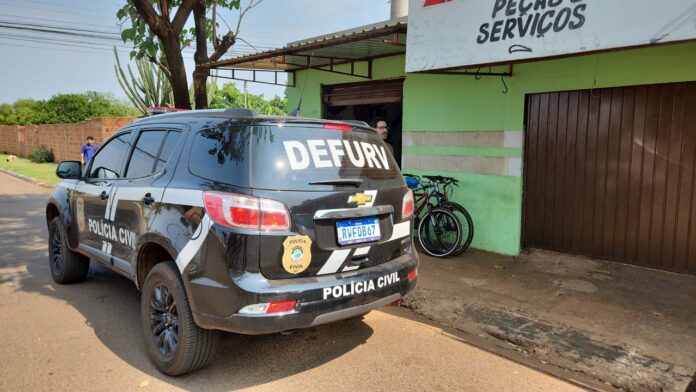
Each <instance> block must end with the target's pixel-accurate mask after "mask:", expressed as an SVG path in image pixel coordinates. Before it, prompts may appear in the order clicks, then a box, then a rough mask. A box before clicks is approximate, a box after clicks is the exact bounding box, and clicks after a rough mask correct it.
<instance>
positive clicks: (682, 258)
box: [240, 0, 696, 273]
mask: <svg viewBox="0 0 696 392" xmlns="http://www.w3.org/2000/svg"><path fill="white" fill-rule="evenodd" d="M422 3H423V2H422V1H411V3H410V5H411V7H410V14H409V19H408V25H406V23H405V21H403V22H399V23H400V25H401V28H402V30H400V31H398V32H396V33H395V32H393V31H392V30H389V31H384V29H386V28H387V27H390V26H391V28H393V27H394V26H395V25H396V24H399V23H397V22H398V21H397V22H393V21H392V23H387V24H385V25H384V26H381V27H377V28H376V29H380V28H381V29H383V30H382V31H381V32H383V33H384V34H382V36H380V35H379V34H378V33H379V32H380V31H374V29H375V28H374V26H371V27H370V28H369V29H365V28H361V29H356V30H355V31H353V32H348V33H345V32H344V33H345V34H339V33H337V34H335V35H333V36H331V37H329V38H326V37H323V38H320V39H313V40H308V41H306V42H304V43H294V44H292V45H289V46H288V47H286V48H284V50H285V51H284V52H282V53H283V55H284V56H290V55H293V54H295V55H296V54H297V53H299V52H297V50H299V49H298V48H300V47H302V45H309V44H312V43H317V42H320V43H322V45H321V50H328V49H327V48H328V47H330V46H331V43H332V42H333V43H335V44H336V45H339V46H340V47H342V48H344V49H345V48H346V47H347V46H350V48H352V50H353V51H354V52H355V51H358V52H359V53H358V54H356V55H355V56H354V58H353V59H352V60H350V61H343V63H341V62H340V61H338V60H337V59H338V58H341V59H343V60H345V59H346V56H345V55H343V56H338V55H336V56H335V57H336V58H332V60H331V61H330V65H327V64H329V63H327V62H325V63H323V65H322V64H318V65H313V64H312V62H313V61H315V60H316V58H314V57H312V56H313V55H315V53H317V51H319V50H320V49H316V48H315V47H312V48H308V47H307V48H308V50H307V51H306V54H305V55H306V56H309V60H308V61H307V66H306V67H305V68H303V67H299V66H298V67H295V68H293V69H292V70H291V74H292V75H291V76H290V79H291V82H292V83H291V84H292V85H291V86H290V87H288V89H287V95H288V98H289V107H291V108H296V107H298V106H299V114H300V115H301V116H306V117H313V118H344V119H348V118H351V117H352V118H356V119H361V120H370V119H371V118H374V117H375V116H377V115H379V117H389V118H390V125H393V126H392V128H393V130H394V135H393V138H392V139H391V142H392V144H393V145H394V147H395V150H397V155H398V156H399V158H400V160H401V163H402V168H403V171H404V172H407V173H413V174H437V175H446V176H451V177H454V178H457V179H458V180H459V181H460V186H459V187H458V188H457V189H456V190H455V193H454V196H453V199H454V200H455V201H456V202H458V203H460V204H462V205H463V206H465V207H466V208H467V209H468V210H469V211H470V213H471V215H472V217H473V220H474V224H475V235H474V240H473V243H472V247H474V248H478V249H482V250H487V251H492V252H496V253H502V254H506V255H517V254H518V253H519V252H520V251H521V250H522V249H524V248H527V247H538V248H544V249H550V250H556V251H561V252H568V253H573V254H581V255H587V256H591V257H598V258H605V259H611V260H617V261H621V262H627V263H631V264H637V265H644V266H648V267H652V268H658V269H666V270H670V271H676V272H687V273H696V170H695V169H694V167H695V165H696V115H694V114H692V113H694V112H695V110H694V108H696V83H694V81H696V42H694V41H693V39H694V38H696V25H695V24H694V23H682V22H683V20H684V18H683V16H681V15H682V13H680V12H681V11H679V7H680V6H682V5H686V6H688V5H689V4H688V2H684V1H681V0H675V4H674V7H672V8H673V9H671V10H670V9H669V8H670V7H669V5H666V6H665V5H664V4H662V5H661V6H662V7H663V8H668V11H666V13H664V15H662V14H660V17H659V18H656V19H659V20H658V21H657V22H655V23H661V20H662V19H665V18H667V19H665V20H670V21H671V23H672V24H673V25H674V26H677V25H678V26H677V27H678V28H677V27H674V26H673V27H674V28H672V29H671V30H670V29H666V30H665V28H663V29H662V30H659V31H667V32H668V33H669V34H671V38H670V39H660V40H659V42H653V41H651V40H654V38H652V37H654V36H655V35H654V34H653V35H650V34H649V35H647V36H645V37H643V36H641V35H636V36H633V35H631V34H632V33H630V31H633V30H635V29H634V28H633V27H630V28H629V27H626V31H628V32H627V33H626V34H627V35H626V36H623V35H620V36H613V35H611V34H608V35H607V36H606V40H600V39H598V38H597V35H596V34H595V33H596V32H597V31H604V30H607V31H609V30H611V31H614V30H619V31H621V28H623V25H622V24H627V23H628V21H629V19H628V16H627V17H625V18H624V19H622V18H618V19H617V20H616V21H615V24H614V25H609V24H608V23H610V22H609V21H610V20H611V18H608V17H607V16H606V15H604V16H602V15H603V13H602V12H601V10H600V11H597V10H596V8H598V7H601V6H602V2H598V1H590V0H584V1H573V2H570V1H567V2H565V3H568V7H570V6H571V5H578V4H579V5H584V8H583V9H581V10H580V11H577V9H570V11H567V12H570V16H569V17H568V21H567V22H565V19H564V16H563V15H565V14H566V13H567V12H564V11H563V7H562V5H563V3H564V2H563V1H548V2H542V3H545V4H546V7H547V10H544V9H542V10H539V11H538V12H537V13H536V14H534V15H540V16H538V17H537V18H538V19H540V20H541V21H542V22H543V20H544V19H543V15H545V14H546V15H547V16H549V15H550V11H551V10H552V9H553V7H556V9H555V11H554V12H555V14H554V15H556V17H553V15H551V16H549V18H552V20H554V22H553V23H558V26H556V27H563V28H559V29H557V30H558V32H555V34H556V35H555V36H552V34H554V31H551V32H549V33H547V36H548V37H547V38H544V40H540V37H524V39H522V37H518V38H519V39H518V40H514V39H508V41H509V42H501V43H500V45H502V46H500V47H496V48H481V49H480V50H481V51H483V52H484V53H477V54H476V55H472V56H466V55H462V54H461V53H457V50H461V51H464V50H469V48H472V49H471V50H475V49H476V48H477V47H476V45H477V44H476V43H475V42H474V41H476V40H477V39H480V34H482V33H481V32H480V31H483V27H482V26H483V24H486V23H487V26H488V27H487V29H488V30H487V31H488V32H489V33H488V35H489V37H488V38H487V41H486V42H485V43H486V44H490V41H491V37H490V34H491V32H492V31H495V29H496V28H495V27H494V26H495V25H496V23H497V22H496V17H497V18H498V19H501V18H502V19H501V20H503V22H502V23H498V24H499V25H500V26H502V27H501V29H502V30H501V34H504V33H505V32H504V30H505V26H506V23H507V22H505V20H509V19H514V18H516V17H518V19H516V20H517V21H518V22H520V23H521V22H523V21H524V18H523V16H524V15H522V16H519V14H520V12H521V11H520V10H519V8H517V9H513V8H511V9H510V10H509V12H508V10H507V9H505V8H501V9H498V8H499V6H500V4H502V3H507V2H505V1H502V0H501V1H490V2H481V3H486V4H487V5H486V6H485V7H484V9H485V10H487V11H483V10H478V11H477V12H478V15H479V16H480V17H481V18H480V19H486V18H488V19H490V18H491V16H493V19H492V20H490V21H487V22H485V23H481V21H478V22H477V21H471V22H468V21H469V19H470V18H474V17H476V15H477V13H476V12H470V13H469V14H473V16H467V17H463V16H462V13H463V12H465V11H467V9H466V7H467V5H466V4H464V3H467V4H470V3H468V2H458V1H457V0H452V1H427V2H425V3H426V4H428V3H430V4H429V5H428V6H427V7H424V6H425V5H426V4H422ZM450 3H452V4H455V3H459V4H458V5H455V6H452V5H451V4H450ZM488 3H490V4H488ZM510 3H513V4H517V6H519V3H521V4H522V5H523V6H524V4H525V1H520V2H515V1H510ZM536 3H539V2H536ZM623 3H627V2H623ZM631 3H632V4H634V5H636V6H635V8H636V9H635V10H634V12H633V14H631V15H629V16H630V17H631V18H634V19H632V20H634V21H635V22H637V23H638V24H641V23H643V24H644V25H645V24H646V23H648V22H642V21H641V20H640V18H638V20H635V17H636V15H640V16H642V17H643V18H645V19H647V20H652V19H651V18H650V15H648V13H649V12H650V11H651V9H652V8H651V7H653V8H654V6H650V5H649V4H648V2H645V1H642V0H641V1H637V2H635V3H633V2H631ZM431 6H432V7H448V6H452V7H453V8H452V11H451V12H450V11H447V10H445V11H438V12H444V13H445V14H447V13H452V14H453V15H454V16H455V17H454V18H452V17H450V19H452V20H449V21H448V20H443V22H442V23H441V26H440V27H439V28H438V29H436V30H437V31H436V32H435V33H434V34H433V37H426V38H424V36H426V35H427V34H425V33H423V26H424V25H427V26H432V25H434V24H437V23H434V22H433V21H432V20H428V19H427V17H426V16H423V13H424V12H429V10H428V8H431ZM552 6H553V7H552ZM643 6H644V8H641V7H643ZM471 7H474V6H471ZM476 7H478V5H477V6H476ZM491 7H495V8H493V10H494V12H493V13H491V12H490V11H491V10H490V9H489V8H491ZM593 8H594V9H593ZM443 10H444V8H443ZM495 10H497V11H495ZM529 12H530V13H531V9H530V10H529ZM655 12H657V11H655ZM689 12H690V13H689ZM689 12H687V14H688V15H691V17H693V18H694V20H696V7H693V6H692V7H691V11H689ZM496 13H497V15H496ZM641 13H642V14H641ZM506 14H507V15H508V16H507V19H506V16H505V15H506ZM672 14H676V15H677V18H681V19H678V20H677V19H675V20H672V19H669V18H670V17H671V16H672ZM457 15H459V16H460V18H459V19H457V18H456V16H457ZM558 15H561V16H558ZM573 15H575V16H576V18H575V19H572V16H573ZM578 15H580V17H578ZM598 15H599V16H598ZM660 18H662V19H660ZM580 19H583V23H584V27H583V26H580V27H579V28H577V29H575V30H573V29H570V28H569V27H568V26H569V24H570V23H571V22H572V21H573V20H575V23H576V26H577V24H578V23H579V22H578V21H579V20H580ZM653 19H654V18H653ZM550 20H551V19H550ZM557 20H560V22H556V21H557ZM687 20H691V19H687ZM425 22H428V23H425ZM464 22H466V23H470V24H471V25H472V26H473V27H474V29H473V30H471V29H469V30H466V31H465V32H462V31H460V30H461V29H462V28H461V27H458V26H459V24H461V23H464ZM542 22H538V23H542ZM455 23H457V24H456V25H455ZM516 23H517V22H516ZM530 23H535V22H534V16H532V17H531V18H530ZM651 23H652V22H651ZM648 24H649V23H648ZM415 26H418V30H417V32H418V34H412V29H414V28H415ZM539 26H542V24H539ZM617 26H618V28H617ZM656 26H657V27H656V28H655V29H657V28H658V27H660V25H659V24H658V25H656ZM667 26H668V27H669V26H672V25H669V24H668V25H667ZM479 27H480V28H479ZM648 27H650V26H648ZM407 28H408V32H407V36H408V42H407V46H406V45H404V44H403V41H404V39H405V37H404V34H403V33H405V32H406V29H407ZM539 28H541V27H539ZM551 29H552V30H553V28H551ZM632 29H633V30H632ZM629 30H630V31H629ZM370 31H372V32H373V33H372V34H371V35H370V36H369V37H366V36H364V34H366V32H370ZM516 31H517V30H516ZM659 31H658V33H659ZM356 34H357V35H356ZM360 34H363V35H362V36H361V35H360ZM447 34H449V35H450V36H448V37H445V38H443V37H444V36H445V35H447ZM462 34H465V35H466V34H468V35H467V36H466V37H467V38H466V39H464V38H462V37H464V36H463V35H462ZM564 34H565V35H564ZM578 34H580V36H579V37H578V36H577V35H578ZM583 34H584V36H583ZM636 34H638V33H636ZM665 34H667V33H665ZM385 37H386V38H385ZM390 37H391V38H390ZM587 37H590V38H587ZM627 37H628V38H627ZM375 38H376V39H377V40H376V41H375ZM508 38H510V37H508ZM367 39H369V40H371V41H370V42H373V43H374V42H378V43H379V42H383V43H384V45H390V46H391V47H394V48H401V50H398V51H395V52H394V53H380V54H375V53H374V51H373V50H372V49H370V50H365V49H362V51H361V49H360V47H359V44H360V43H361V42H364V40H367ZM361 40H362V41H361ZM414 40H417V41H418V45H414V44H412V42H414ZM429 40H430V41H429ZM447 40H449V41H448V42H449V44H447V42H445V43H444V44H442V45H440V44H439V42H440V41H447ZM467 40H468V41H467ZM465 41H466V42H465ZM566 42H567V44H566ZM587 42H591V44H587ZM513 44H514V45H513ZM351 45H352V46H351ZM448 45H449V46H448ZM534 45H537V47H539V46H540V45H541V47H542V49H538V48H536V47H534ZM518 47H524V48H526V49H529V50H532V49H534V51H533V52H529V51H526V49H525V51H522V52H516V50H517V49H516V48H518ZM293 48H295V49H293ZM458 48H459V49H458ZM293 50H295V51H293ZM453 53H454V54H453ZM506 53H507V55H506ZM274 55H278V53H274ZM506 56H507V57H506ZM468 57H471V60H467V58H468ZM285 58H287V57H285ZM430 58H437V59H438V61H430V60H428V59H430ZM366 59H369V61H367V60H366ZM424 59H426V60H424ZM489 60H490V61H489ZM327 61H328V60H327ZM486 63H489V64H491V65H485V64H486ZM240 64H241V63H240ZM481 64H484V65H481ZM244 66H245V67H246V68H247V69H252V68H255V65H254V63H253V62H247V63H246V64H244ZM275 66H277V64H276V65H275ZM407 69H408V70H409V72H407ZM285 70H286V71H287V69H285ZM366 76H367V77H366ZM395 86H396V87H395ZM398 89H401V90H400V91H397V92H396V93H395V92H394V91H396V90H398ZM379 105H382V106H379ZM390 105H391V106H390ZM395 105H397V106H398V107H397V106H395ZM385 114H386V116H385Z"/></svg>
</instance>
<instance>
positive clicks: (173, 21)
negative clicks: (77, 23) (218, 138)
mask: <svg viewBox="0 0 696 392" xmlns="http://www.w3.org/2000/svg"><path fill="white" fill-rule="evenodd" d="M260 2H261V0H249V3H248V5H247V6H246V7H244V8H243V9H241V11H240V13H239V19H238V21H237V28H236V30H235V31H232V30H230V31H228V32H227V33H226V34H224V35H222V36H218V35H217V29H218V28H219V24H218V23H217V8H218V7H220V8H224V9H230V10H232V9H240V6H241V0H158V1H155V0H128V2H127V3H126V5H124V6H123V7H122V8H121V9H120V10H118V13H117V17H118V18H119V19H120V20H122V21H126V20H128V21H130V27H129V28H127V29H125V30H123V31H122V32H121V38H122V39H123V42H129V41H130V42H132V43H133V51H131V58H139V59H140V58H146V59H148V60H150V61H151V62H153V63H154V64H157V66H158V67H160V68H161V69H162V70H163V72H165V73H166V75H167V78H168V79H169V82H170V84H171V87H172V93H173V95H174V103H175V104H176V107H178V108H182V109H191V107H192V106H191V98H190V97H189V87H188V80H187V79H186V67H185V65H184V58H183V56H182V50H183V49H184V48H186V47H188V46H190V45H191V44H192V43H194V42H195V49H196V52H195V54H194V62H195V67H194V70H193V90H194V98H195V103H196V108H198V109H203V108H206V107H208V97H207V91H206V86H207V81H208V76H209V75H210V69H209V68H207V66H206V63H209V62H214V61H217V60H219V59H220V58H221V57H222V56H223V55H224V54H225V53H226V52H227V50H229V48H231V47H232V46H233V45H234V44H235V42H236V41H237V37H238V35H239V29H240V26H241V21H242V19H243V17H244V15H245V14H246V13H247V12H248V11H249V10H250V9H252V8H254V7H256V6H257V5H258V4H259V3H260ZM192 14H193V22H194V26H193V27H190V28H188V29H187V28H186V23H187V21H188V20H189V18H190V17H191V15H192ZM208 42H210V43H211V44H212V46H213V53H211V54H209V53H208Z"/></svg>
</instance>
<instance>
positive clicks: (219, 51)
mask: <svg viewBox="0 0 696 392" xmlns="http://www.w3.org/2000/svg"><path fill="white" fill-rule="evenodd" d="M235 42H237V38H236V37H235V36H234V33H232V32H231V31H230V32H228V33H227V34H225V35H224V36H223V37H222V40H221V41H220V43H219V44H218V47H217V48H216V49H215V52H214V53H213V54H211V55H210V60H209V61H218V60H220V57H222V55H224V54H225V53H226V52H227V50H228V49H229V48H231V47H232V45H234V43H235Z"/></svg>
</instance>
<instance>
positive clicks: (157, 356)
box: [140, 261, 219, 376]
mask: <svg viewBox="0 0 696 392" xmlns="http://www.w3.org/2000/svg"><path fill="white" fill-rule="evenodd" d="M140 315H141V320H142V325H143V331H144V332H145V339H146V345H147V351H148V354H149V356H150V359H151V360H152V362H153V363H154V364H155V366H156V367H157V369H159V370H160V371H161V372H162V373H164V374H167V375H170V376H180V375H183V374H186V373H190V372H192V371H194V370H197V369H200V368H203V367H205V366H206V365H208V364H209V363H210V361H211V360H212V359H213V355H214V354H215V349H216V348H217V345H218V340H219V335H218V332H217V331H211V330H205V329H202V328H199V327H198V326H197V325H196V323H195V322H194V321H193V315H192V313H191V307H190V306H189V302H188V298H187V296H186V291H185V289H184V283H183V281H182V280H181V275H180V274H179V270H178V269H177V267H176V264H175V263H174V262H172V261H168V262H163V263H159V264H157V265H156V266H155V267H154V268H152V270H151V271H150V273H149V274H148V275H147V278H146V279H145V284H144V285H143V291H142V295H141V300H140Z"/></svg>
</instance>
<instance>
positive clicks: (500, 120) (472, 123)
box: [404, 42, 696, 131]
mask: <svg viewBox="0 0 696 392" xmlns="http://www.w3.org/2000/svg"><path fill="white" fill-rule="evenodd" d="M504 69H506V68H504ZM595 78H596V83H595V82H594V80H595ZM695 79H696V42H692V43H686V44H675V45H666V46H659V47H653V48H643V49H634V50H624V51H618V52H611V53H603V54H597V55H586V56H580V57H569V58H565V59H557V60H548V61H537V62H530V63H522V64H516V65H515V67H514V69H513V77H512V78H506V83H507V85H508V87H509V89H510V91H509V92H508V94H503V93H502V91H503V85H502V83H501V81H500V78H497V77H490V78H482V79H481V80H478V81H477V80H475V79H474V77H473V76H448V75H445V76H441V75H428V74H409V75H408V77H407V78H406V82H405V84H404V113H405V117H404V129H405V130H409V131H487V130H491V131H501V130H522V129H523V126H524V96H525V94H529V93H536V92H549V91H564V90H578V89H588V88H592V87H593V86H595V87H617V86H629V85H636V84H653V83H667V82H679V81H687V80H695Z"/></svg>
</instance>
